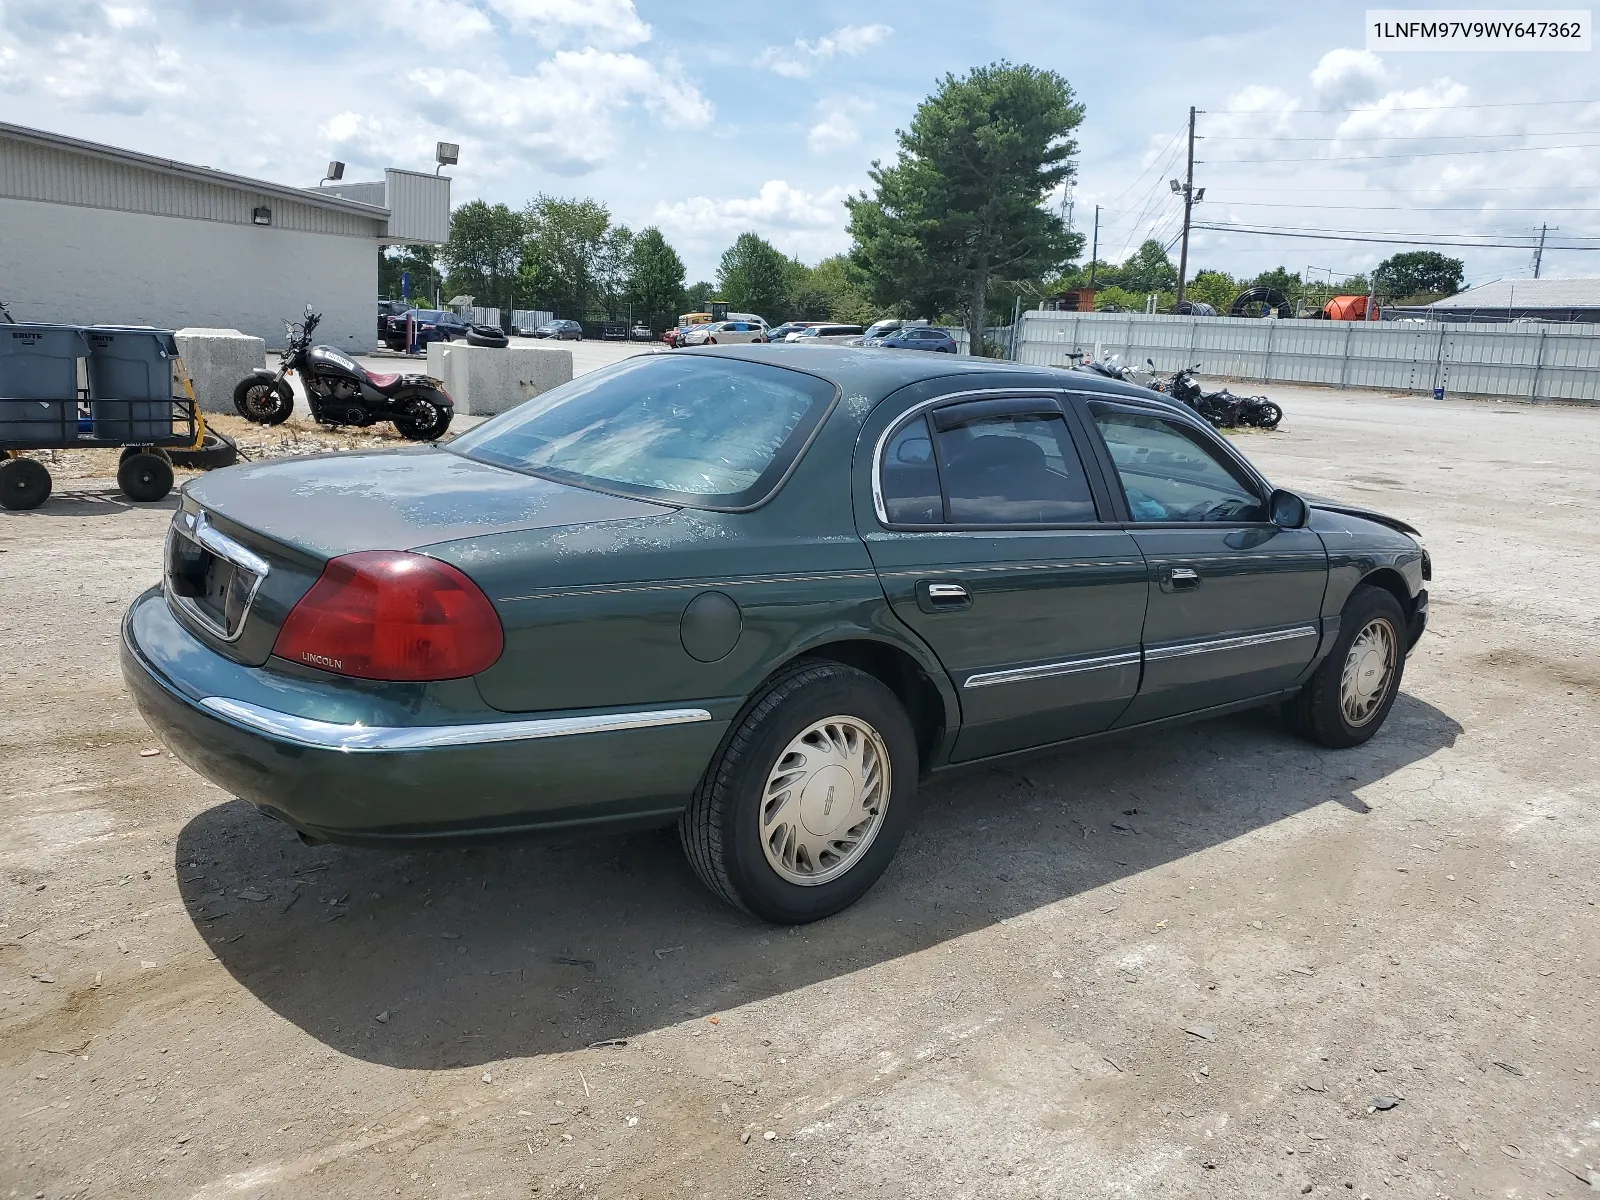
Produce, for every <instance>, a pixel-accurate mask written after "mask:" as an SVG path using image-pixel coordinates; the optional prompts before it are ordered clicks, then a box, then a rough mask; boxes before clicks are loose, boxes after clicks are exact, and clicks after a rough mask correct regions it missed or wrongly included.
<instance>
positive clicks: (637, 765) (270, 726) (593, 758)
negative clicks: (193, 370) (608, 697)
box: [122, 589, 727, 844]
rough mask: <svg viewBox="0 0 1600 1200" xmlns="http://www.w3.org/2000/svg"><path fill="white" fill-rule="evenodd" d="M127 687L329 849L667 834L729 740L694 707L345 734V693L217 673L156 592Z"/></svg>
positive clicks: (192, 757)
mask: <svg viewBox="0 0 1600 1200" xmlns="http://www.w3.org/2000/svg"><path fill="white" fill-rule="evenodd" d="M122 673H123V678H124V679H125V680H126V682H127V684H128V688H129V690H130V691H131V692H132V694H133V698H134V701H135V703H136V704H137V705H138V708H139V711H140V713H141V715H142V716H143V717H144V719H145V721H146V723H148V724H149V726H150V727H151V728H152V729H153V730H155V731H156V733H157V734H159V735H160V737H161V739H162V740H163V741H164V742H165V743H166V744H167V746H168V747H169V748H170V749H171V750H172V752H173V753H174V754H176V755H177V756H178V758H180V759H181V760H182V761H183V762H185V763H187V764H188V765H189V766H190V767H192V768H193V769H194V770H196V771H197V772H199V773H200V774H201V775H203V776H205V777H206V778H207V779H209V780H211V781H212V782H213V783H215V784H217V785H218V786H220V787H222V788H224V789H225V790H227V791H229V792H231V793H232V794H234V795H236V796H239V797H240V798H242V799H244V800H248V801H250V802H251V803H252V804H255V805H257V806H258V807H260V808H262V809H263V810H265V811H267V812H269V813H271V814H272V815H273V816H276V817H278V818H280V819H282V820H284V821H286V822H287V823H288V824H290V825H292V826H293V827H294V828H296V829H298V830H300V831H301V832H303V833H306V834H308V835H311V836H313V837H317V838H321V839H325V840H328V841H340V842H353V843H374V844H375V843H394V842H416V841H430V840H451V839H454V838H458V837H463V836H483V835H492V834H501V833H511V832H523V831H537V830H554V829H570V828H576V827H594V828H609V829H625V828H635V827H640V826H647V825H655V824H661V823H663V822H665V821H668V820H670V819H671V818H672V817H673V816H674V815H675V814H676V813H677V812H678V811H680V810H681V809H682V808H683V806H684V804H685V803H686V802H687V800H688V798H689V796H690V795H691V794H692V793H693V790H694V788H695V786H696V785H697V784H698V782H699V779H700V776H701V774H702V773H703V772H704V770H705V767H706V764H707V763H708V762H709V761H710V759H711V756H712V754H713V753H715V751H716V747H717V745H718V743H719V742H720V740H721V738H722V735H723V732H724V731H725V730H726V728H727V722H726V721H725V720H722V721H718V720H713V719H712V716H711V711H710V710H709V709H706V708H699V707H696V706H693V705H684V706H681V707H673V708H663V709H658V710H653V711H651V712H629V713H617V712H601V713H596V712H577V713H551V714H537V715H530V716H529V717H528V718H527V719H522V720H514V721H508V720H506V719H505V716H506V714H504V713H493V712H492V710H490V711H486V712H485V713H483V714H481V717H482V719H468V718H466V717H463V718H462V719H457V720H449V721H441V720H439V719H438V716H437V714H435V717H434V719H433V720H431V721H429V722H428V723H426V724H422V723H418V720H419V718H418V717H417V716H416V715H415V714H414V713H413V714H409V716H410V720H409V721H407V716H408V714H407V713H406V712H405V711H404V709H403V708H401V707H399V706H395V707H394V708H393V709H392V710H391V711H390V714H389V716H388V717H387V718H385V717H384V716H383V714H382V713H378V714H375V715H374V717H369V719H366V720H362V721H358V722H352V721H351V720H350V719H349V702H350V697H349V694H348V693H347V692H339V691H335V690H334V689H331V688H330V689H329V692H328V694H327V696H326V697H323V698H321V699H320V701H319V698H318V697H317V696H315V695H314V694H311V693H308V692H307V690H306V689H305V688H304V687H303V686H302V687H300V688H298V689H293V690H291V689H286V688H285V687H284V686H283V684H284V683H285V682H287V681H285V680H284V679H283V678H282V677H275V676H274V675H273V674H272V673H271V672H268V671H265V670H263V669H260V668H251V667H244V666H241V665H239V664H237V663H233V662H231V661H229V660H227V659H224V658H223V657H222V656H220V655H218V654H215V653H214V652H212V651H211V650H210V649H209V648H207V647H206V646H205V645H204V644H203V643H201V642H200V641H198V640H197V639H195V638H194V637H193V636H192V635H190V634H189V633H188V632H187V631H186V630H184V629H183V627H182V626H180V625H178V623H177V622H176V621H174V620H173V619H172V617H171V614H170V613H168V611H167V606H166V602H165V600H164V599H163V597H162V596H161V593H160V591H159V590H158V589H152V590H151V591H149V592H146V593H145V594H144V595H142V596H140V597H139V598H138V599H137V600H135V601H134V603H133V605H132V606H131V607H130V608H129V610H128V614H127V616H126V617H125V618H124V620H123V626H122ZM295 682H299V681H295ZM719 707H720V706H719ZM291 708H294V709H298V710H299V711H286V710H288V709H291ZM319 708H320V709H321V711H320V712H317V711H316V710H317V709H319ZM340 709H343V710H344V712H343V713H341V712H340V711H339V710H340ZM341 715H343V716H344V718H345V719H343V720H340V719H337V718H338V717H339V716H341ZM479 715H480V714H472V716H474V717H477V716H479Z"/></svg>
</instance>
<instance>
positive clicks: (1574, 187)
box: [1236, 155, 1595, 196]
mask: <svg viewBox="0 0 1600 1200" xmlns="http://www.w3.org/2000/svg"><path fill="white" fill-rule="evenodd" d="M1407 157H1410V156H1409V155H1408V156H1407ZM1236 161H1239V160H1236ZM1375 190H1381V191H1385V192H1393V193H1394V194H1395V195H1397V196H1404V195H1407V194H1408V191H1407V189H1405V188H1394V187H1389V186H1388V185H1387V184H1369V185H1367V186H1366V187H1356V188H1330V187H1303V188H1285V187H1253V186H1252V187H1251V189H1250V194H1251V195H1252V196H1257V195H1260V194H1262V193H1263V192H1272V193H1278V192H1287V193H1297V192H1315V193H1316V194H1317V195H1319V196H1320V195H1323V194H1325V193H1333V192H1360V193H1362V194H1363V195H1367V194H1369V193H1371V192H1373V191H1375ZM1430 190H1433V191H1437V190H1438V189H1436V188H1435V189H1430ZM1448 190H1449V191H1451V192H1592V191H1594V190H1595V185H1594V184H1592V183H1551V184H1537V183H1530V184H1523V185H1521V186H1519V187H1470V188H1469V187H1455V186H1451V187H1450V188H1448ZM1410 194H1416V193H1415V190H1414V189H1413V190H1412V192H1411V193H1410Z"/></svg>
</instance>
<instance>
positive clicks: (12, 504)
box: [0, 458, 50, 512]
mask: <svg viewBox="0 0 1600 1200" xmlns="http://www.w3.org/2000/svg"><path fill="white" fill-rule="evenodd" d="M49 498H50V472H49V471H48V470H47V469H46V468H45V465H44V464H43V463H42V462H39V461H38V460H37V459H33V458H3V459H0V508H9V509H12V510H13V511H19V512H20V511H21V510H23V509H28V508H38V507H39V505H41V504H43V503H44V502H45V501H46V500H48V499H49Z"/></svg>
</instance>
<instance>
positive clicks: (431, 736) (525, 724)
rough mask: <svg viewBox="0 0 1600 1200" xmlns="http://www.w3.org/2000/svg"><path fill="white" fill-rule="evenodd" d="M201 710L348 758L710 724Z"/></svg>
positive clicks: (684, 714)
mask: <svg viewBox="0 0 1600 1200" xmlns="http://www.w3.org/2000/svg"><path fill="white" fill-rule="evenodd" d="M200 707H201V708H204V709H206V710H207V711H209V712H211V713H214V714H215V715H217V716H219V717H223V718H225V719H226V720H228V721H230V722H232V723H233V724H235V725H240V726H242V727H244V728H245V729H249V730H252V731H253V732H256V733H263V734H266V735H268V736H269V737H274V738H277V739H279V740H280V741H285V742H292V743H294V744H295V745H297V746H308V747H310V748H312V749H314V750H338V751H342V752H346V753H355V752H373V751H391V752H392V751H397V750H436V749H439V748H441V747H446V746H482V745H490V744H493V743H496V742H527V741H536V740H538V739H540V738H554V737H571V736H574V735H577V734H583V733H617V732H620V731H622V730H627V729H652V728H655V727H656V726H658V725H693V724H696V723H698V722H700V721H709V720H711V714H710V713H709V712H707V711H706V710H705V709H703V708H667V709H657V710H654V711H650V712H625V713H605V714H603V715H599V716H593V717H543V718H538V719H534V720H528V721H490V722H484V723H481V724H466V725H344V724H340V723H339V722H337V721H317V720H313V719H312V718H310V717H297V716H295V715H294V714H292V713H285V712H279V711H277V710H276V709H272V708H264V707H262V706H261V705H259V704H250V703H248V702H247V701H244V700H233V699H230V698H229V697H227V696H207V697H206V698H205V699H204V700H201V701H200Z"/></svg>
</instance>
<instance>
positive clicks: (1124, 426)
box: [122, 346, 1430, 922]
mask: <svg viewBox="0 0 1600 1200" xmlns="http://www.w3.org/2000/svg"><path fill="white" fill-rule="evenodd" d="M1415 532H1416V531H1415V530H1412V529H1411V528H1410V527H1409V526H1407V525H1406V524H1404V523H1403V522H1401V521H1397V520H1395V519H1393V518H1391V517H1385V516H1381V515H1379V514H1376V513H1372V512H1367V511H1364V510H1360V509H1354V508H1350V507H1347V506H1341V505H1337V504H1332V503H1327V504H1324V503H1321V502H1316V501H1308V500H1306V499H1304V498H1302V497H1300V496H1297V495H1295V494H1293V493H1291V492H1287V491H1283V490H1280V489H1277V488H1274V487H1273V486H1272V485H1271V484H1270V483H1268V482H1267V480H1265V479H1264V478H1263V477H1262V476H1261V474H1260V473H1259V472H1258V471H1256V470H1255V469H1254V468H1253V467H1252V466H1251V465H1250V463H1249V462H1247V461H1246V460H1245V459H1244V458H1243V457H1242V456H1241V455H1240V454H1239V453H1238V451H1236V450H1235V449H1234V448H1233V446H1232V445H1231V444H1230V443H1228V442H1227V441H1226V440H1224V439H1222V438H1221V437H1219V436H1218V435H1216V434H1215V433H1214V432H1213V431H1212V430H1211V429H1210V428H1208V427H1207V426H1206V425H1205V423H1204V422H1202V421H1200V420H1199V419H1198V418H1197V417H1195V416H1194V415H1193V414H1192V413H1190V412H1189V411H1188V410H1186V409H1184V408H1181V407H1179V406H1177V405H1176V404H1175V403H1174V402H1172V401H1170V400H1168V399H1166V398H1164V397H1161V396H1158V395H1156V394H1155V393H1152V392H1147V391H1144V390H1143V389H1140V388H1137V387H1133V386H1131V385H1128V384H1123V383H1119V382H1116V381H1113V380H1109V379H1105V378H1102V377H1099V376H1094V375H1087V374H1082V373H1074V372H1069V371H1063V370H1049V369H1037V368H1029V367H1023V366H1019V365H1017V364H1014V363H1002V362H990V361H985V360H977V359H968V358H958V359H952V358H946V357H944V356H942V355H932V354H917V353H912V352H910V351H904V352H902V351H886V350H873V349H846V348H833V347H803V346H802V347H795V346H748V347H744V346H741V347H708V348H706V349H704V350H691V351H687V352H675V353H672V354H653V355H644V356H641V357H637V358H631V359H628V360H626V361H624V362H621V363H618V364H617V365H615V366H612V367H610V368H607V369H605V370H602V371H597V372H595V373H593V374H589V375H584V376H582V377H580V378H578V379H575V380H573V381H572V382H571V383H569V384H566V385H564V386H562V387H560V388H557V389H556V390H554V391H551V392H548V393H546V394H544V395H542V396H539V397H537V398H535V399H533V400H530V401H528V402H527V403H525V404H523V405H521V406H520V407H518V408H516V409H514V410H512V411H511V412H508V413H506V414H504V415H503V416H500V417H497V418H495V419H494V420H492V421H489V422H486V423H485V424H483V425H481V426H479V427H478V428H476V429H473V430H472V431H470V432H468V433H466V434H465V435H463V436H461V437H458V438H456V439H455V440H454V441H452V442H450V443H448V444H446V445H442V446H425V447H418V448H413V449H404V450H395V451H379V452H372V453H353V454H339V455H330V456H324V457H317V458H301V459H288V460H279V461H273V462H262V463H258V464H254V465H249V466H241V467H234V468H230V469H228V470H223V471H217V472H215V473H213V474H210V475H207V476H205V477H204V478H201V479H197V480H195V481H193V482H191V483H189V484H188V485H187V487H186V488H185V489H184V492H183V496H182V503H181V505H180V507H179V510H178V512H177V513H176V514H175V516H174V519H173V522H172V527H171V530H170V532H169V534H168V537H167V543H166V551H165V572H164V576H165V577H164V580H163V582H162V584H161V586H160V587H155V588H151V589H150V590H149V591H147V592H145V593H144V594H143V595H141V596H140V597H139V598H138V599H137V600H135V601H134V603H133V605H132V607H131V608H130V609H129V610H128V613H127V616H126V618H125V620H124V623H123V642H122V663H123V671H124V675H125V677H126V679H127V681H128V684H129V686H130V688H131V689H132V692H133V694H134V696H135V698H136V700H137V702H138V705H139V707H140V709H141V711H142V712H143V714H144V716H145V719H146V720H147V721H148V722H149V723H150V725H151V726H152V727H154V728H155V729H156V730H157V731H158V732H159V733H160V734H161V736H162V737H163V738H164V740H165V741H166V743H167V744H168V746H170V747H171V748H172V750H173V752H174V753H175V754H177V755H178V757H180V758H181V759H182V760H183V761H185V762H186V763H188V764H189V765H190V766H192V767H193V768H194V769H195V770H197V771H199V772H200V773H201V774H202V775H204V776H206V777H207V778H209V779H212V780H214V781H215V782H216V783H218V784H219V785H221V786H222V787H224V788H227V789H228V790H230V791H232V792H233V793H234V794H236V795H238V796H241V797H243V798H244V799H246V800H249V801H251V802H252V803H254V804H256V805H258V806H259V807H260V808H261V809H262V810H263V811H265V812H267V813H269V814H271V815H272V816H274V817H277V818H279V819H281V820H283V821H285V822H287V823H288V824H289V825H291V826H293V827H294V828H295V829H296V830H298V831H299V832H300V833H301V835H302V836H304V837H307V838H310V839H316V840H327V841H336V842H353V843H364V844H405V845H410V844H413V843H418V842H423V841H430V840H443V839H454V838H460V837H466V836H475V835H477V836H481V835H494V834H503V833H509V832H520V831H537V830H557V829H561V830H572V829H579V828H584V829H595V830H601V829H626V828H636V827H643V826H658V825H665V824H669V823H671V822H674V821H676V822H677V824H678V828H679V830H680V832H681V835H682V839H683V844H684V847H685V849H686V851H687V854H688V857H689V859H690V861H691V862H692V863H693V865H694V869H695V870H696V872H698V874H699V875H700V877H701V878H702V879H703V880H704V881H705V882H706V884H707V885H709V886H710V887H711V888H712V890H714V891H715V892H717V893H718V894H719V895H721V896H722V897H724V898H725V899H727V900H728V901H730V902H732V903H733V904H735V905H738V906H740V907H741V908H744V909H745V910H747V911H749V912H751V913H754V914H756V915H757V916H760V917H762V918H765V919H768V920H772V921H785V922H800V921H809V920H814V919H816V918H819V917H824V916H827V915H829V914H830V913H834V912H837V911H838V910H839V909H841V908H843V907H845V906H846V905H848V904H850V903H851V902H852V901H854V900H855V899H857V898H858V897H860V896H861V895H862V894H863V893H864V892H865V891H866V890H867V889H868V888H869V887H871V886H872V884H873V882H874V881H875V880H876V879H877V878H878V876H879V875H880V874H881V873H882V872H883V870H884V869H885V867H886V866H887V865H888V862H889V860H890V859H891V858H892V857H893V855H894V852H895V849H896V847H897V845H898V843H899V841H900V839H901V837H902V836H903V835H904V833H905V831H906V827H907V825H908V823H909V822H910V820H911V818H912V816H913V813H914V810H915V808H916V799H915V797H916V790H917V784H918V781H919V779H920V778H922V777H924V776H927V775H930V774H934V773H938V772H942V771H946V770H950V769H953V768H957V767H961V766H965V765H967V764H971V763H977V762H982V761H986V760H989V761H992V760H994V759H996V758H999V757H1001V756H1005V755H1012V754H1018V753H1023V752H1028V751H1034V750H1037V749H1038V748H1040V747H1047V746H1059V745H1062V744H1064V743H1067V742H1071V741H1074V740H1075V739H1081V738H1089V737H1096V736H1099V735H1104V734H1107V733H1110V732H1114V731H1120V730H1127V729H1135V728H1142V729H1148V728H1151V727H1153V726H1158V725H1160V724H1162V723H1165V722H1172V721H1180V720H1189V719H1193V718H1196V717H1206V716H1211V715H1215V714H1220V713H1227V712H1232V711H1234V710H1237V709H1241V708H1246V707H1249V706H1253V705H1266V704H1275V705H1281V706H1282V709H1283V711H1284V713H1285V715H1286V718H1287V720H1288V721H1289V722H1290V724H1291V725H1292V726H1293V727H1294V728H1295V729H1296V730H1298V731H1299V732H1300V733H1302V734H1303V735H1304V736H1306V737H1308V738H1310V739H1312V740H1313V741H1316V742H1319V743H1321V744H1322V745H1325V746H1334V747H1343V746H1354V745H1357V744H1359V743H1361V742H1363V741H1365V740H1366V739H1367V738H1370V737H1371V736H1372V735H1373V734H1374V733H1375V732H1376V731H1377V730H1378V728H1379V726H1381V725H1382V724H1383V721H1384V718H1385V717H1386V716H1387V714H1388V712H1389V708H1390V706H1391V705H1392V703H1393V702H1394V698H1395V694H1396V692H1397V690H1398V689H1399V686H1400V677H1401V672H1402V670H1403V669H1404V666H1405V660H1406V655H1407V653H1408V652H1409V651H1410V649H1411V647H1412V646H1413V645H1414V644H1415V643H1416V641H1417V639H1418V638H1419V637H1420V636H1421V634H1422V630H1423V625H1424V624H1425V622H1426V619H1427V611H1428V595H1427V592H1426V591H1425V590H1424V581H1425V580H1427V579H1428V578H1429V575H1430V564H1429V560H1428V555H1427V553H1426V552H1425V551H1424V550H1423V549H1422V548H1421V546H1420V545H1419V544H1418V543H1417V541H1416V540H1415V538H1414V536H1413V535H1414V534H1415Z"/></svg>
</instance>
